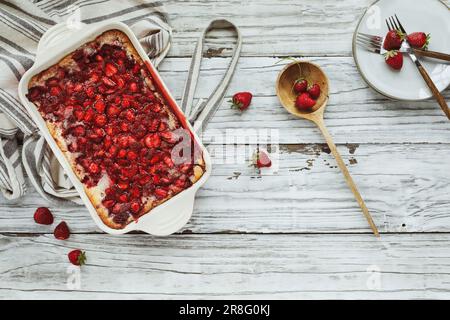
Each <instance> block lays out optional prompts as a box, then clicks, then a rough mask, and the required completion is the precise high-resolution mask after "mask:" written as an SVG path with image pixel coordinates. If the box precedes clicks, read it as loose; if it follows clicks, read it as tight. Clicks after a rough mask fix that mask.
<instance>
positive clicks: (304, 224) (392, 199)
mask: <svg viewBox="0 0 450 320" xmlns="http://www.w3.org/2000/svg"><path fill="white" fill-rule="evenodd" d="M254 149H255V147H254V146H239V147H233V148H229V149H228V151H229V152H230V153H232V154H234V155H235V156H234V158H232V162H233V163H226V162H224V161H223V158H222V156H221V155H222V154H223V153H224V152H225V148H224V147H222V146H211V147H210V148H209V150H210V153H211V156H212V158H213V168H214V169H213V172H212V176H211V178H210V179H209V180H208V182H207V183H206V184H205V186H204V187H203V188H202V189H200V191H199V193H198V195H197V200H196V203H195V210H194V215H193V218H192V220H191V221H190V222H189V224H188V225H187V226H186V228H185V229H184V231H185V232H194V233H197V232H198V233H212V232H252V233H261V232H263V233H295V232H310V233H327V232H333V233H335V232H370V229H368V227H367V223H366V221H365V219H364V217H363V216H362V215H361V211H360V208H359V207H358V205H357V203H356V201H355V199H354V197H353V195H352V193H351V192H350V190H349V189H348V187H347V185H346V183H345V180H344V178H343V177H342V174H341V172H340V171H339V169H337V167H336V163H335V161H334V159H333V158H332V156H331V155H330V154H329V152H330V151H329V149H328V148H327V147H325V145H291V146H281V147H280V153H279V156H278V157H277V156H275V155H274V156H273V157H272V158H273V159H272V160H273V161H274V168H276V167H279V169H278V170H277V171H274V172H270V171H269V172H267V171H263V174H262V175H259V174H258V173H257V171H256V169H254V168H251V167H249V165H248V163H249V158H250V155H251V153H252V152H253V151H254ZM338 149H339V151H340V152H341V154H342V156H343V158H344V161H345V163H346V164H347V165H348V168H349V171H350V173H351V174H352V176H353V179H354V180H355V182H356V183H357V185H358V188H359V190H360V192H361V194H362V196H363V198H364V200H365V201H366V204H367V206H368V208H369V210H370V212H371V214H372V216H373V218H374V220H375V223H376V224H377V226H378V228H379V229H380V231H381V232H424V231H426V232H433V231H439V232H449V231H450V217H449V215H448V213H449V210H450V197H449V196H448V195H449V194H450V184H449V182H448V181H450V171H449V170H447V167H446V166H445V164H444V165H443V163H442V159H445V158H446V157H448V154H450V144H433V145H431V144H430V145H414V144H404V145H403V144H398V145H396V144H391V145H359V146H358V145H347V146H345V145H340V146H338ZM277 158H278V159H277ZM47 205H48V203H47V202H46V201H44V200H42V199H41V198H40V197H39V195H38V194H37V193H34V192H32V193H30V194H28V195H27V196H26V197H25V198H23V199H21V200H20V202H16V203H14V202H13V203H9V202H5V201H2V202H1V203H0V232H25V233H28V232H36V233H42V232H44V233H45V232H51V231H52V228H51V227H45V226H39V225H36V224H35V223H34V221H33V219H32V214H33V212H34V210H35V208H36V207H37V206H47ZM52 209H53V210H54V212H55V215H56V219H57V221H59V220H66V221H67V222H68V223H69V225H70V226H71V228H72V230H73V231H74V232H98V231H99V230H98V229H97V227H96V226H95V224H94V222H93V221H92V220H91V218H90V216H89V214H88V212H87V210H86V209H85V208H84V207H80V206H75V205H68V206H66V207H64V208H54V207H52Z"/></svg>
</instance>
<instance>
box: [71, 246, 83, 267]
mask: <svg viewBox="0 0 450 320" xmlns="http://www.w3.org/2000/svg"><path fill="white" fill-rule="evenodd" d="M67 256H68V258H69V261H70V263H72V264H73V265H75V266H82V265H84V264H86V260H87V259H86V252H84V251H81V250H79V249H77V250H72V251H70V252H69V254H68V255H67Z"/></svg>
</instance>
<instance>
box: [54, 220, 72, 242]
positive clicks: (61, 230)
mask: <svg viewBox="0 0 450 320" xmlns="http://www.w3.org/2000/svg"><path fill="white" fill-rule="evenodd" d="M53 235H54V236H55V238H56V239H58V240H66V239H68V238H69V236H70V230H69V227H68V226H67V223H65V222H64V221H63V222H61V223H60V224H58V225H57V226H56V228H55V231H53Z"/></svg>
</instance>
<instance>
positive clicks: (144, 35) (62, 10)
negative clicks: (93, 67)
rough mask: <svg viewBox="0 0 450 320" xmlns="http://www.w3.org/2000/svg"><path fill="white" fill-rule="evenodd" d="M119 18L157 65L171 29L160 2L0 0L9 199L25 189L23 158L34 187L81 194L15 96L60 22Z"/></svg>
mask: <svg viewBox="0 0 450 320" xmlns="http://www.w3.org/2000/svg"><path fill="white" fill-rule="evenodd" d="M108 20H114V21H121V22H124V23H126V24H127V25H129V26H130V27H131V29H132V30H133V32H134V33H135V34H136V36H137V37H138V39H139V41H140V43H141V44H142V45H143V47H144V49H145V50H146V51H147V53H148V54H149V56H150V58H151V59H152V60H153V62H154V64H155V65H157V64H158V63H159V62H160V61H161V60H162V59H163V58H164V56H165V55H166V54H167V52H168V50H169V46H170V40H171V28H170V26H169V23H168V18H167V14H166V13H165V11H164V10H163V6H162V3H161V2H159V1H151V0H126V1H119V0H116V1H112V0H62V1H55V0H42V1H36V0H34V1H32V0H8V1H4V0H1V1H0V189H1V191H2V193H3V194H4V196H5V197H6V198H8V199H17V198H19V197H21V196H22V195H23V194H24V193H25V191H26V185H25V180H24V173H23V171H22V170H23V169H22V165H21V163H22V162H23V167H24V169H25V171H26V173H27V175H28V177H29V178H30V181H31V182H32V184H33V186H34V187H35V188H36V190H37V191H38V192H39V193H40V194H41V195H42V196H43V197H44V198H46V199H48V200H52V201H56V202H58V201H61V200H63V199H64V200H71V201H77V200H78V199H79V197H78V193H77V192H76V190H75V189H74V188H73V186H72V184H71V183H70V181H69V180H68V179H67V177H66V176H65V174H64V171H63V169H62V168H61V167H60V165H59V163H58V161H57V160H56V158H55V157H54V155H53V154H52V152H51V150H50V148H49V147H48V146H47V143H46V142H45V140H44V138H43V137H41V136H40V135H39V132H38V130H37V128H36V126H35V124H34V122H33V121H32V120H31V118H30V117H29V116H28V114H27V112H26V110H25V109H24V107H23V106H22V105H21V104H20V102H19V100H18V96H17V86H18V83H19V80H20V78H21V75H22V74H23V73H24V72H25V71H26V70H27V69H29V68H30V67H31V66H32V64H33V60H34V56H35V53H36V48H37V45H38V42H39V39H40V38H41V36H42V35H43V34H44V33H45V31H46V30H47V29H48V28H50V27H51V26H53V25H54V24H56V23H60V22H66V23H79V22H81V23H96V22H101V21H108Z"/></svg>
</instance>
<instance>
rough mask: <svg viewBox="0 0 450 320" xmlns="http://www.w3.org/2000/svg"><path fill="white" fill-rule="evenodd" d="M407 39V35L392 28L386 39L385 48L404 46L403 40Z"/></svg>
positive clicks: (396, 48)
mask: <svg viewBox="0 0 450 320" xmlns="http://www.w3.org/2000/svg"><path fill="white" fill-rule="evenodd" d="M403 40H405V35H404V34H403V33H402V32H401V31H398V30H390V31H389V32H388V33H387V34H386V37H385V39H384V43H383V48H384V49H385V50H388V51H390V50H398V49H400V47H401V46H402V42H403Z"/></svg>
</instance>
